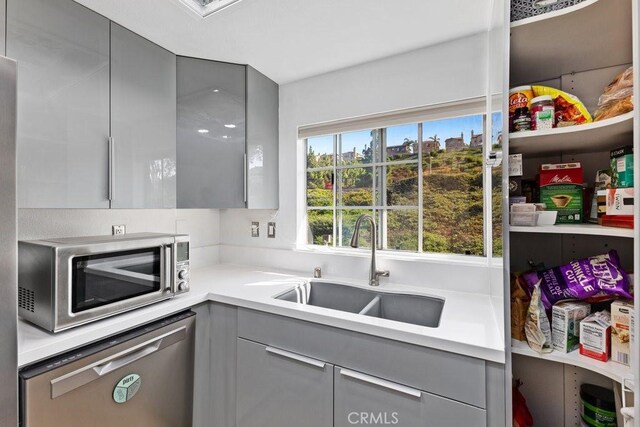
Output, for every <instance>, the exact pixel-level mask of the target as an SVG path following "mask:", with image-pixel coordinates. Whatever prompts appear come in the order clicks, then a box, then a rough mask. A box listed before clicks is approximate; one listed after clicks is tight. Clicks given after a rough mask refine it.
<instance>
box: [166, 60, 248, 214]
mask: <svg viewBox="0 0 640 427" xmlns="http://www.w3.org/2000/svg"><path fill="white" fill-rule="evenodd" d="M177 61H178V64H177V70H178V71H177V74H178V75H177V78H178V86H177V106H178V124H177V127H178V129H177V148H178V152H177V159H178V162H177V170H178V207H179V208H242V207H245V187H244V186H245V178H244V170H245V166H244V162H245V142H246V139H245V120H246V109H245V99H246V80H245V67H244V66H242V65H237V64H229V63H225V62H216V61H208V60H204V59H196V58H187V57H180V56H179V57H178V60H177Z"/></svg>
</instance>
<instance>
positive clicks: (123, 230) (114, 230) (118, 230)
mask: <svg viewBox="0 0 640 427" xmlns="http://www.w3.org/2000/svg"><path fill="white" fill-rule="evenodd" d="M111 234H113V235H114V236H115V235H117V234H127V226H126V225H124V224H120V225H112V226H111Z"/></svg>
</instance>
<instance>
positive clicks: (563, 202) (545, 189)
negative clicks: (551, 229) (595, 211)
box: [540, 162, 584, 224]
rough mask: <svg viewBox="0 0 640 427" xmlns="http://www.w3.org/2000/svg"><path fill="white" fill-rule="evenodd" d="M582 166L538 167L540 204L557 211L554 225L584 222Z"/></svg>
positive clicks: (555, 165) (548, 165) (558, 164)
mask: <svg viewBox="0 0 640 427" xmlns="http://www.w3.org/2000/svg"><path fill="white" fill-rule="evenodd" d="M583 183H584V175H583V174H582V165H581V164H580V163H578V162H574V163H555V164H544V165H542V166H540V202H542V203H544V205H545V206H546V208H547V210H549V211H558V217H557V219H556V224H576V223H582V222H584V212H583V191H584V186H583Z"/></svg>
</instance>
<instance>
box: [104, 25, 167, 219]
mask: <svg viewBox="0 0 640 427" xmlns="http://www.w3.org/2000/svg"><path fill="white" fill-rule="evenodd" d="M111 137H112V156H113V157H112V159H111V162H112V170H111V180H112V182H111V207H112V208H175V207H176V56H175V55H174V54H173V53H171V52H169V51H168V50H165V49H163V48H161V47H160V46H158V45H156V44H154V43H152V42H150V41H148V40H146V39H144V38H143V37H140V36H139V35H137V34H135V33H133V32H131V31H129V30H127V29H126V28H124V27H121V26H120V25H118V24H116V23H113V22H112V23H111Z"/></svg>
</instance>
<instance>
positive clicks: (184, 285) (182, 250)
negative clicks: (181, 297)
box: [176, 242, 190, 293]
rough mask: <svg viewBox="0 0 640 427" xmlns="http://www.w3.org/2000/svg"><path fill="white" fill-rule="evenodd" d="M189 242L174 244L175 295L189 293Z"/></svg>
mask: <svg viewBox="0 0 640 427" xmlns="http://www.w3.org/2000/svg"><path fill="white" fill-rule="evenodd" d="M189 275H190V274H189V242H177V243H176V283H177V286H176V293H183V292H188V291H189Z"/></svg>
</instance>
